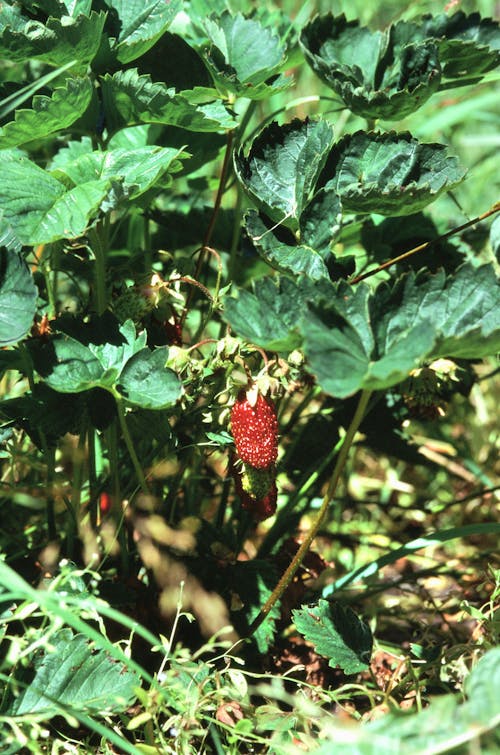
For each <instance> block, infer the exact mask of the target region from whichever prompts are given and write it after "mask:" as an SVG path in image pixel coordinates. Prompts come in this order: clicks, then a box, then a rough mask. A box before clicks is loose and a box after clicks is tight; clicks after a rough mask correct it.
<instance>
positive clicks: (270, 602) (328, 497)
mask: <svg viewBox="0 0 500 755" xmlns="http://www.w3.org/2000/svg"><path fill="white" fill-rule="evenodd" d="M370 396H371V391H366V390H365V391H363V392H362V393H361V396H360V399H359V403H358V406H357V408H356V411H355V413H354V417H353V418H352V420H351V424H350V425H349V427H348V429H347V432H346V435H345V438H344V442H343V444H342V447H341V449H340V452H339V455H338V457H337V463H336V464H335V469H334V470H333V474H332V476H331V478H330V482H329V484H328V488H327V491H326V493H325V496H324V498H323V502H322V504H321V507H320V510H319V512H318V515H317V517H316V520H315V522H314V524H313V525H312V527H311V529H310V530H309V533H308V534H307V537H306V539H305V540H304V542H303V543H302V544H301V546H300V548H299V549H298V551H297V553H296V554H295V556H294V558H293V560H292V562H291V563H290V566H289V567H288V569H287V570H286V571H285V573H284V574H283V575H282V577H281V579H280V581H279V582H278V584H277V585H276V587H275V588H274V590H273V592H272V593H271V595H270V596H269V598H268V599H267V601H266V602H265V604H264V605H263V607H262V608H261V610H260V613H259V614H258V616H257V617H256V619H255V620H254V621H253V622H252V624H251V625H250V629H249V634H250V635H251V634H253V633H254V632H255V630H256V629H258V628H259V626H260V625H261V624H262V622H263V621H264V620H265V619H266V617H267V615H268V614H269V612H270V611H271V609H272V608H273V606H274V605H275V603H276V602H277V601H278V600H279V599H280V598H281V596H282V595H283V593H284V592H285V590H286V588H287V587H288V585H289V584H290V582H291V581H292V579H293V577H294V575H295V572H296V571H297V569H298V568H299V566H300V565H301V563H302V561H303V559H304V557H305V556H306V555H307V552H308V550H309V548H310V547H311V543H312V541H313V540H314V538H315V537H316V535H317V534H318V531H319V529H320V527H321V525H322V524H323V520H324V518H325V516H326V514H327V511H328V508H329V506H330V503H331V502H332V500H333V497H334V495H335V491H336V489H337V485H338V483H339V480H340V477H341V475H342V472H343V471H344V467H345V464H346V461H347V456H348V453H349V450H350V448H351V446H352V442H353V440H354V436H355V435H356V432H357V430H358V428H359V426H360V424H361V421H362V420H363V417H364V416H365V412H366V407H367V406H368V401H369V399H370Z"/></svg>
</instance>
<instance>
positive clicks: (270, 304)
mask: <svg viewBox="0 0 500 755" xmlns="http://www.w3.org/2000/svg"><path fill="white" fill-rule="evenodd" d="M311 295H312V294H311V287H310V286H309V284H308V281H300V285H299V284H297V283H295V282H294V281H292V280H290V279H289V278H279V277H278V278H270V277H266V278H260V279H259V280H257V281H255V282H254V283H253V286H252V291H247V290H245V289H239V290H238V292H237V297H230V298H227V299H226V300H225V305H224V312H223V314H224V319H225V320H227V322H228V323H229V324H230V326H231V328H232V329H233V330H234V332H235V333H237V334H238V335H239V336H240V337H242V338H245V339H246V340H247V341H249V342H250V343H254V344H255V345H256V346H261V347H262V348H263V349H266V351H277V352H286V351H293V349H295V348H297V347H298V346H300V344H301V342H302V336H301V335H300V332H299V327H298V325H299V320H300V318H301V316H302V314H303V312H304V310H305V309H306V305H307V301H308V298H309V297H310V296H311Z"/></svg>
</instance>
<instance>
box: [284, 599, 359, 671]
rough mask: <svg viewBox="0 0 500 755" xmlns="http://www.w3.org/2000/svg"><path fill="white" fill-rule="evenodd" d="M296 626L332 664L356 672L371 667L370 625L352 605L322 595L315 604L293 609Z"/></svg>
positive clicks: (343, 669)
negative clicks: (350, 606) (343, 604)
mask: <svg viewBox="0 0 500 755" xmlns="http://www.w3.org/2000/svg"><path fill="white" fill-rule="evenodd" d="M292 616H293V621H294V624H295V626H296V628H297V630H298V631H299V632H300V633H301V634H302V635H303V636H304V637H305V639H306V640H307V641H308V642H312V643H313V645H314V648H315V650H316V651H317V652H318V653H319V654H320V655H323V656H324V657H325V658H328V665H329V666H332V668H337V667H340V668H341V669H342V671H343V672H344V673H345V674H357V673H359V672H360V671H365V670H366V669H367V668H368V667H369V662H370V656H371V652H372V647H373V637H372V633H371V631H370V628H369V626H368V625H367V624H365V623H364V622H363V621H362V620H361V619H359V618H358V617H357V616H356V614H355V613H354V611H353V610H352V609H351V608H349V606H342V605H340V604H339V603H329V602H328V601H327V600H322V599H320V600H319V602H318V604H317V605H316V606H302V608H301V609H299V610H294V611H292Z"/></svg>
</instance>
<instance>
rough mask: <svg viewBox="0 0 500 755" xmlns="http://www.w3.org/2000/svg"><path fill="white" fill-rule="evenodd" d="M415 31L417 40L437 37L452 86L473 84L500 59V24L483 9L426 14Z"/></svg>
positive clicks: (442, 59) (446, 73)
mask: <svg viewBox="0 0 500 755" xmlns="http://www.w3.org/2000/svg"><path fill="white" fill-rule="evenodd" d="M411 34H412V36H413V38H414V39H415V41H416V42H417V41H418V39H422V38H425V37H427V38H429V37H431V38H433V39H434V40H435V41H436V43H437V45H438V49H439V58H440V60H441V63H442V66H443V78H444V79H445V80H447V85H448V86H454V87H455V86H464V85H466V84H470V83H471V79H474V80H478V79H480V78H482V76H483V75H484V74H485V73H487V72H488V71H490V70H492V69H493V68H496V66H498V64H499V63H500V26H499V24H498V22H497V21H494V20H493V19H491V18H481V16H480V15H479V13H471V14H470V15H469V16H466V15H465V13H464V12H463V11H457V12H456V13H454V14H453V15H452V16H448V15H446V14H445V13H441V14H437V15H436V16H431V15H425V16H423V17H422V23H421V25H419V26H418V28H417V29H416V30H415V29H413V28H412V29H411Z"/></svg>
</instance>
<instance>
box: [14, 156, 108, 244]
mask: <svg viewBox="0 0 500 755" xmlns="http://www.w3.org/2000/svg"><path fill="white" fill-rule="evenodd" d="M0 160H1V161H2V181H1V182H0V211H1V210H3V213H4V218H5V220H6V221H7V222H8V223H9V224H10V225H11V226H12V227H13V228H15V229H16V235H17V237H18V238H19V240H20V241H21V243H23V244H43V243H50V242H51V241H55V240H57V239H61V238H76V237H78V236H81V235H82V234H83V232H84V231H85V229H86V227H87V225H88V223H89V221H90V219H91V218H92V217H93V216H94V215H95V214H96V213H97V211H98V209H99V206H100V204H101V202H102V201H103V199H104V198H105V196H106V194H107V193H108V191H109V189H110V182H109V181H99V180H98V181H88V182H87V183H85V184H82V185H81V186H76V187H75V188H73V189H71V190H69V191H68V190H67V189H66V187H65V185H64V184H63V183H61V182H60V181H57V180H56V179H55V178H53V177H52V176H51V175H49V173H48V172H47V171H45V170H43V169H42V168H39V167H38V165H35V163H34V162H31V161H30V160H29V159H28V158H27V157H25V156H24V155H22V154H21V153H20V152H18V151H15V150H3V151H2V152H0Z"/></svg>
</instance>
